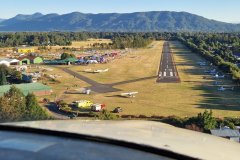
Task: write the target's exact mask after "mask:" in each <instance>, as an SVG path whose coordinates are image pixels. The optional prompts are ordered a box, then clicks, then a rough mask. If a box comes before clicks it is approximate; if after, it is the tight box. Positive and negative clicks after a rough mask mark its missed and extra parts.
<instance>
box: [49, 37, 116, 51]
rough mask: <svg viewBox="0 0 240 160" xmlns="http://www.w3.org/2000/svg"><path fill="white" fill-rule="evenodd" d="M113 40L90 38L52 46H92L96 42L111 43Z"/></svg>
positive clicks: (56, 47) (53, 47) (54, 47)
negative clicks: (70, 43) (66, 44)
mask: <svg viewBox="0 0 240 160" xmlns="http://www.w3.org/2000/svg"><path fill="white" fill-rule="evenodd" d="M111 42H112V41H111V40H110V39H92V38H91V39H88V40H86V41H72V45H70V46H51V48H52V49H59V48H62V47H67V48H91V45H93V44H94V43H99V44H109V43H111Z"/></svg>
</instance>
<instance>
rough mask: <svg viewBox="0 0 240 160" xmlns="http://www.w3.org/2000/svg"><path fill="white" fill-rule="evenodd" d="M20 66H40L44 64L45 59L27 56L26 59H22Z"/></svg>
mask: <svg viewBox="0 0 240 160" xmlns="http://www.w3.org/2000/svg"><path fill="white" fill-rule="evenodd" d="M19 60H20V63H19V64H20V65H23V64H26V65H29V64H40V63H43V59H42V58H41V57H38V56H25V57H20V58H19Z"/></svg>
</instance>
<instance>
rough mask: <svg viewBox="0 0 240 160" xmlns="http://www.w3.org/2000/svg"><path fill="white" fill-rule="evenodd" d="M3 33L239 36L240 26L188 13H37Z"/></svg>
mask: <svg viewBox="0 0 240 160" xmlns="http://www.w3.org/2000/svg"><path fill="white" fill-rule="evenodd" d="M0 31H114V32H119V31H123V32H155V31H158V32H162V31H166V32H176V31H195V32H198V31H203V32H236V31H240V24H231V23H224V22H219V21H215V20H209V19H206V18H204V17H201V16H198V15H194V14H190V13H187V12H170V11H155V12H136V13H123V14H118V13H106V14H103V13H102V14H83V13H80V12H73V13H69V14H64V15H58V14H47V15H43V14H41V13H35V14H33V15H21V14H20V15H17V16H15V17H13V18H10V19H7V20H4V21H2V22H0Z"/></svg>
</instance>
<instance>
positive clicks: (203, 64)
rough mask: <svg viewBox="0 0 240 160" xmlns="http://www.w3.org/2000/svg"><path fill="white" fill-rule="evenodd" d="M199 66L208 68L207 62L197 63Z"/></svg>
mask: <svg viewBox="0 0 240 160" xmlns="http://www.w3.org/2000/svg"><path fill="white" fill-rule="evenodd" d="M197 64H199V65H200V66H206V65H207V63H206V62H197Z"/></svg>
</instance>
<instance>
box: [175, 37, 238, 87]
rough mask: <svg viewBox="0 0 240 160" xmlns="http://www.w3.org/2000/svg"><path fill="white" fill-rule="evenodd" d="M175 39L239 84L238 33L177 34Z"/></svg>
mask: <svg viewBox="0 0 240 160" xmlns="http://www.w3.org/2000/svg"><path fill="white" fill-rule="evenodd" d="M176 37H177V39H178V40H179V41H181V42H182V43H183V44H184V45H186V46H187V47H188V48H189V49H191V50H192V51H193V52H195V53H198V54H200V55H201V56H202V57H204V58H205V59H206V60H208V61H209V62H211V63H212V64H214V65H215V66H218V68H219V69H221V70H222V71H223V72H225V73H227V74H231V75H232V79H233V80H234V81H236V82H237V83H240V69H239V67H238V66H237V64H238V59H237V58H236V57H235V56H234V53H240V34H238V33H179V34H178V35H177V36H176Z"/></svg>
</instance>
